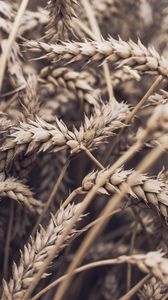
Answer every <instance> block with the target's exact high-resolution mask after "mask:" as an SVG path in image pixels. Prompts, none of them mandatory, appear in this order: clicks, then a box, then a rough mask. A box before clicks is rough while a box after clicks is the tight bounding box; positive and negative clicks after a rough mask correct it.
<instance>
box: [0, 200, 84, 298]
mask: <svg viewBox="0 0 168 300" xmlns="http://www.w3.org/2000/svg"><path fill="white" fill-rule="evenodd" d="M79 205H80V204H78V205H69V206H68V207H67V208H66V209H62V208H60V210H59V211H58V213H57V217H54V216H52V217H51V219H50V222H49V225H48V227H47V228H46V230H45V229H44V228H43V227H41V228H40V229H39V231H38V232H37V234H36V237H35V239H31V241H30V243H28V244H27V245H26V246H25V247H24V250H23V251H22V252H21V259H20V262H19V265H18V266H17V265H16V264H15V263H14V264H13V273H12V278H11V279H10V281H9V283H7V282H6V281H4V284H3V295H2V300H9V299H12V300H19V299H23V296H24V293H25V291H26V290H27V288H28V287H29V285H30V284H31V282H32V281H33V279H34V276H35V275H36V273H37V272H38V271H39V269H40V267H41V265H42V264H43V262H44V260H45V259H46V258H47V257H48V255H49V254H50V252H51V251H52V248H53V247H54V246H55V244H56V242H57V241H58V239H59V238H60V236H61V235H62V234H63V232H64V230H65V228H66V226H67V225H68V224H69V222H70V221H71V219H72V218H73V216H74V215H75V213H76V211H77V210H78V208H79ZM75 232H76V230H75V229H73V230H71V232H70V234H69V235H68V237H67V239H66V241H64V244H63V245H62V246H61V247H60V249H59V250H58V251H57V254H56V256H58V254H59V252H60V251H61V250H62V249H63V248H64V247H65V246H66V244H67V242H68V241H69V240H70V238H71V237H72V236H73V235H74V234H75ZM45 276H46V275H45ZM45 276H44V277H45Z"/></svg>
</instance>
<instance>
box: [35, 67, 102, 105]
mask: <svg viewBox="0 0 168 300" xmlns="http://www.w3.org/2000/svg"><path fill="white" fill-rule="evenodd" d="M40 79H41V83H42V84H43V85H44V87H46V88H47V84H48V83H49V84H52V85H53V86H54V88H55V89H57V88H58V87H62V88H66V89H68V90H70V91H72V92H74V93H75V94H76V95H77V97H78V98H79V99H81V100H84V101H86V102H88V103H89V104H90V105H93V106H95V107H98V106H99V102H100V101H99V91H98V90H97V91H96V90H94V89H93V88H92V86H91V84H90V81H93V76H92V75H91V74H90V73H89V72H76V71H73V70H72V69H70V68H56V67H50V66H48V67H45V68H43V69H42V70H41V72H40ZM40 79H39V80H40Z"/></svg>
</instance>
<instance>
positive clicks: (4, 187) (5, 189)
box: [0, 177, 41, 211]
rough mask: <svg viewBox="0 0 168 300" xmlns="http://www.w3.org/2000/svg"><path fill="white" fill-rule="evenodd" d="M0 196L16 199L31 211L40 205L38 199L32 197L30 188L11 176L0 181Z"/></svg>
mask: <svg viewBox="0 0 168 300" xmlns="http://www.w3.org/2000/svg"><path fill="white" fill-rule="evenodd" d="M0 197H8V198H10V199H13V200H16V201H18V202H20V203H22V204H24V205H26V206H27V207H28V208H29V209H30V210H31V211H35V210H36V209H40V207H41V203H40V201H37V200H35V199H34V198H33V195H32V192H31V191H30V189H29V188H28V187H27V186H26V185H24V184H23V183H21V182H20V181H18V180H16V179H15V178H12V177H10V178H7V179H5V180H4V181H1V182H0Z"/></svg>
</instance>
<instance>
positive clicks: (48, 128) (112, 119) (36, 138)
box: [0, 103, 129, 171]
mask: <svg viewBox="0 0 168 300" xmlns="http://www.w3.org/2000/svg"><path fill="white" fill-rule="evenodd" d="M128 111H129V108H128V105H127V104H124V103H120V104H118V105H117V106H115V107H114V106H113V105H111V104H107V105H102V107H101V110H99V109H98V110H96V111H95V114H94V115H92V116H91V117H90V118H88V117H85V121H84V124H83V125H81V127H80V128H79V130H77V129H73V131H70V130H68V128H67V126H66V125H65V124H64V123H63V122H62V121H60V120H58V119H56V126H54V125H52V124H49V123H47V122H45V121H43V120H42V119H40V118H39V117H36V120H35V121H29V122H27V123H25V122H24V123H20V126H18V127H13V128H12V129H11V130H9V134H8V136H7V138H6V141H4V143H3V145H2V146H1V148H0V150H1V154H0V161H1V163H0V169H1V170H2V171H3V170H4V168H5V167H7V166H8V165H9V164H10V163H11V161H12V160H13V159H14V158H15V156H16V155H18V154H20V153H22V154H23V153H24V154H25V155H30V154H32V153H33V152H58V151H60V150H64V149H67V150H69V151H70V153H71V154H76V153H78V152H80V151H81V150H83V148H87V149H89V150H93V149H95V148H96V147H98V145H100V144H101V143H104V142H105V141H106V140H107V138H108V137H110V136H113V135H114V131H115V130H116V129H118V128H121V127H123V121H124V120H125V118H126V116H127V114H128Z"/></svg>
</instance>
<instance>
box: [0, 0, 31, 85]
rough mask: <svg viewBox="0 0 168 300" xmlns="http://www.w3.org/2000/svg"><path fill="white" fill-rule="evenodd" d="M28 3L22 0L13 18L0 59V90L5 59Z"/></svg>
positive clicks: (27, 0)
mask: <svg viewBox="0 0 168 300" xmlns="http://www.w3.org/2000/svg"><path fill="white" fill-rule="evenodd" d="M28 3H29V0H22V2H21V5H20V7H19V10H18V13H17V16H16V18H15V22H14V24H13V27H12V31H11V33H10V35H9V38H8V43H7V47H6V51H4V52H3V54H2V56H1V58H0V65H1V68H0V90H1V88H2V83H3V78H4V73H5V68H6V62H7V59H8V57H9V55H10V52H11V49H12V45H13V42H14V40H15V38H16V35H17V33H18V28H19V25H20V22H21V19H22V17H23V15H24V12H25V10H26V7H27V5H28Z"/></svg>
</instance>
